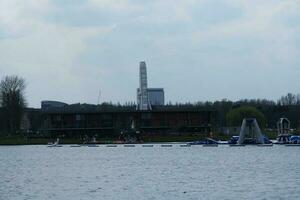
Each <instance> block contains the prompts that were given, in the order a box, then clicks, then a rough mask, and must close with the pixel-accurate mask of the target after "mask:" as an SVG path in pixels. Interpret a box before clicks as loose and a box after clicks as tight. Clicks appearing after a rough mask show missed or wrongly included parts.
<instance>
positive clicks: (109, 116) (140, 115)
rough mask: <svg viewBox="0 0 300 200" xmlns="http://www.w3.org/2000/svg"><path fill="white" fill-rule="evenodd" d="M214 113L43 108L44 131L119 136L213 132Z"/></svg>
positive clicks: (80, 106)
mask: <svg viewBox="0 0 300 200" xmlns="http://www.w3.org/2000/svg"><path fill="white" fill-rule="evenodd" d="M213 113H214V112H212V111H208V110H201V109H200V108H195V107H191V108H187V107H174V106H173V107H168V106H161V107H154V108H153V110H151V111H136V109H135V107H134V106H131V107H124V106H119V107H118V106H110V107H103V106H96V105H88V104H74V105H64V106H61V107H47V108H44V109H43V108H42V110H41V116H42V125H41V129H40V132H41V133H45V134H58V133H59V134H65V135H83V134H97V135H118V134H119V133H120V132H121V131H123V130H128V129H132V128H134V129H136V130H139V131H141V132H142V133H154V134H168V133H170V134H174V133H175V134H176V133H179V132H181V133H182V132H190V133H209V132H210V131H211V128H212V127H211V126H212V120H213Z"/></svg>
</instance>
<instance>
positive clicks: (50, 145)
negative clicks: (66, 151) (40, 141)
mask: <svg viewBox="0 0 300 200" xmlns="http://www.w3.org/2000/svg"><path fill="white" fill-rule="evenodd" d="M48 147H51V148H52V147H62V145H48Z"/></svg>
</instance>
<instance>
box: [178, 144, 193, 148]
mask: <svg viewBox="0 0 300 200" xmlns="http://www.w3.org/2000/svg"><path fill="white" fill-rule="evenodd" d="M180 147H191V145H190V144H181V145H180Z"/></svg>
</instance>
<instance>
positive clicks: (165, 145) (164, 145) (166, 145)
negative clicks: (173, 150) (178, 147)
mask: <svg viewBox="0 0 300 200" xmlns="http://www.w3.org/2000/svg"><path fill="white" fill-rule="evenodd" d="M160 146H161V147H172V146H173V145H171V144H162V145H160Z"/></svg>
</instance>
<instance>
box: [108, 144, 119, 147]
mask: <svg viewBox="0 0 300 200" xmlns="http://www.w3.org/2000/svg"><path fill="white" fill-rule="evenodd" d="M106 147H117V145H115V144H109V145H106Z"/></svg>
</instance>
